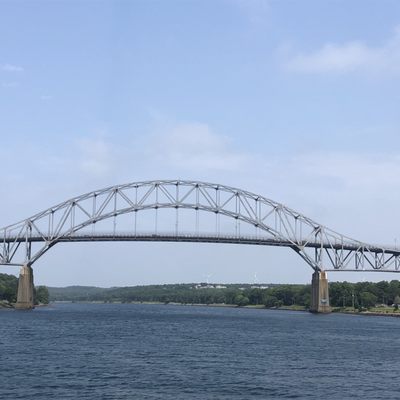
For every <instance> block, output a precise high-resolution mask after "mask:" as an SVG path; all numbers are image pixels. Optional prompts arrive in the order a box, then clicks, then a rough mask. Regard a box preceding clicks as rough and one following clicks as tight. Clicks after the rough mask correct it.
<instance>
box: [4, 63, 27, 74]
mask: <svg viewBox="0 0 400 400" xmlns="http://www.w3.org/2000/svg"><path fill="white" fill-rule="evenodd" d="M1 70H2V71H6V72H23V71H24V68H22V67H20V66H19V65H13V64H2V65H1Z"/></svg>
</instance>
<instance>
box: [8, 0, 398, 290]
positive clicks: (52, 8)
mask: <svg viewBox="0 0 400 400" xmlns="http://www.w3.org/2000/svg"><path fill="white" fill-rule="evenodd" d="M399 106H400V2H399V1H397V0H382V1H371V0H352V1H348V0H327V1H324V2H321V1H320V0H304V1H295V0H292V1H290V0H284V1H282V0H281V1H272V0H271V1H270V0H201V1H200V0H169V1H163V0H158V1H156V0H133V1H83V0H81V1H74V0H68V1H63V0H58V1H35V0H30V1H21V0H17V1H8V0H0V121H1V122H0V139H1V147H0V151H1V156H2V179H1V182H2V184H1V189H0V226H6V225H8V224H12V223H14V222H17V221H19V220H22V219H25V218H28V217H29V216H31V215H33V214H35V213H37V212H39V211H42V210H44V209H47V208H48V207H50V206H52V205H55V204H57V203H59V202H62V201H64V200H66V199H68V198H71V197H74V196H76V195H79V194H82V193H85V192H88V191H91V190H95V189H100V188H102V187H105V186H109V185H114V184H119V183H128V182H135V181H142V180H151V179H178V178H180V179H190V180H201V181H208V182H216V183H221V184H225V185H230V186H235V187H238V188H241V189H246V190H249V191H252V192H255V193H257V194H260V195H263V196H265V197H268V198H271V199H273V200H276V201H279V202H281V203H284V204H286V205H288V206H289V207H291V208H293V209H295V210H297V211H299V212H301V213H303V214H305V215H307V216H308V217H310V218H312V219H313V220H315V221H318V222H319V223H321V224H323V225H326V226H328V227H330V228H331V229H334V230H336V231H338V232H341V233H343V234H346V235H347V236H350V237H353V238H355V239H358V240H362V241H366V242H372V243H380V244H383V245H388V246H394V244H395V243H396V242H397V241H398V240H399V242H400V232H399V228H398V225H397V222H398V221H399V220H400V218H399V217H400V212H399V204H400V191H399V189H398V188H399V187H400V112H399ZM397 238H399V239H397ZM0 272H7V273H13V274H17V273H18V268H11V267H0ZM311 272H312V270H311V268H310V267H309V266H308V265H306V264H305V263H304V261H302V260H301V259H300V257H298V256H297V255H296V254H295V253H294V252H291V251H289V250H287V249H279V248H278V249H277V248H269V247H253V246H244V245H236V246H234V245H213V244H209V245H207V244H180V243H108V244H104V243H86V244H62V245H57V246H55V247H54V248H52V249H51V250H50V251H49V252H48V253H47V254H46V255H45V256H43V257H42V258H41V259H40V260H39V261H38V262H37V263H36V264H34V273H35V282H36V284H46V285H49V286H66V285H71V284H81V285H97V286H104V287H109V286H129V285H136V284H151V283H173V282H200V281H205V280H206V279H208V280H210V281H214V282H248V283H252V282H254V281H259V282H274V283H305V282H309V281H310V279H311ZM329 278H330V279H331V280H345V279H346V280H350V281H359V280H381V279H389V280H390V279H395V278H397V275H395V274H379V273H363V272H358V273H331V274H330V276H329Z"/></svg>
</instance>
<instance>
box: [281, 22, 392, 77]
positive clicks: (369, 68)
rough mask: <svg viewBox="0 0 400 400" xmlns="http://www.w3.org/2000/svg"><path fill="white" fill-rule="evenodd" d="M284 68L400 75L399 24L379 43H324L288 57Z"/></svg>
mask: <svg viewBox="0 0 400 400" xmlns="http://www.w3.org/2000/svg"><path fill="white" fill-rule="evenodd" d="M285 67H286V68H287V69H288V70H289V71H293V72H299V73H336V74H344V73H352V72H361V73H368V74H396V75H397V74H400V26H398V27H397V28H396V29H395V31H394V34H393V36H392V37H391V38H390V39H388V40H387V41H386V42H385V43H384V44H383V45H382V46H379V47H373V46H368V45H367V44H366V43H364V42H362V41H350V42H347V43H342V44H336V43H327V44H325V45H324V46H322V48H320V49H318V50H316V51H314V52H311V53H298V54H296V55H294V56H291V57H289V59H288V60H287V61H286V62H285Z"/></svg>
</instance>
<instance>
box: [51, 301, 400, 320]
mask: <svg viewBox="0 0 400 400" xmlns="http://www.w3.org/2000/svg"><path fill="white" fill-rule="evenodd" d="M70 303H77V304H144V305H173V306H186V307H215V308H218V307H219V308H241V309H248V310H271V311H296V312H310V311H309V310H308V309H307V308H305V307H303V306H294V307H291V306H282V307H265V306H264V305H247V306H238V305H236V304H224V303H212V304H205V303H175V302H169V303H164V302H159V301H132V302H127V303H123V302H119V301H115V302H103V301H70V300H66V301H53V302H50V303H49V304H48V305H51V304H70ZM48 305H45V306H48ZM328 314H348V315H362V316H368V317H392V318H399V317H400V312H399V313H394V312H381V313H380V312H376V311H341V310H340V309H333V310H332V312H331V313H328Z"/></svg>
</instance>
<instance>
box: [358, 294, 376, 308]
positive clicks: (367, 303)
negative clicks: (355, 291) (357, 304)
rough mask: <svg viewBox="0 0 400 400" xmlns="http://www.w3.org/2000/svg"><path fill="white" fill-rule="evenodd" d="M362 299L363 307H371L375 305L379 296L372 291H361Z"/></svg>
mask: <svg viewBox="0 0 400 400" xmlns="http://www.w3.org/2000/svg"><path fill="white" fill-rule="evenodd" d="M360 301H361V305H362V307H366V308H370V307H373V306H375V304H376V301H377V297H376V296H375V295H374V294H373V293H370V292H362V293H360Z"/></svg>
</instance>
